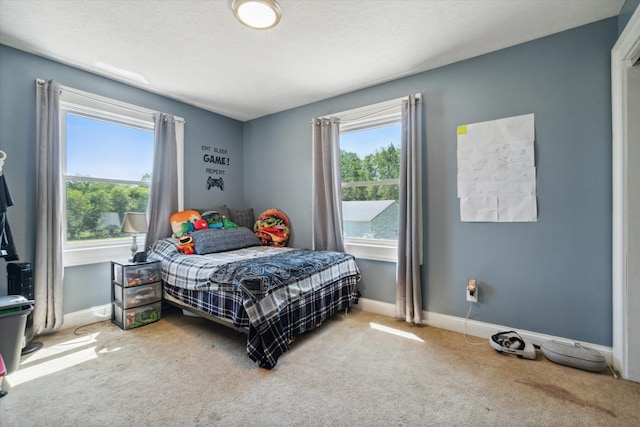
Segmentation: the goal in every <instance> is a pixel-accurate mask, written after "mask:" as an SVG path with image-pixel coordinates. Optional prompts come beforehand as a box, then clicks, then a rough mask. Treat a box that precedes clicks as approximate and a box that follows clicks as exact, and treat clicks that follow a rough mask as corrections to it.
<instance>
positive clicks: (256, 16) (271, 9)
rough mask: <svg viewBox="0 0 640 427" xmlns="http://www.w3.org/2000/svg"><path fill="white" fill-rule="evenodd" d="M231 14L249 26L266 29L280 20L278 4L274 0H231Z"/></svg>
mask: <svg viewBox="0 0 640 427" xmlns="http://www.w3.org/2000/svg"><path fill="white" fill-rule="evenodd" d="M231 7H232V8H233V14H234V15H235V16H236V18H237V19H238V21H240V23H242V24H243V25H246V26H247V27H249V28H254V29H256V30H268V29H269V28H273V27H275V26H276V25H278V22H280V15H281V12H280V6H279V5H278V3H276V1H275V0H233V3H232V4H231Z"/></svg>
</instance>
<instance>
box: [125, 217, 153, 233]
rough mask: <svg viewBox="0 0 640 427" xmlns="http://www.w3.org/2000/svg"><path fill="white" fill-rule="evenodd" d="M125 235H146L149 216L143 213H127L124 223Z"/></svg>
mask: <svg viewBox="0 0 640 427" xmlns="http://www.w3.org/2000/svg"><path fill="white" fill-rule="evenodd" d="M120 231H122V232H123V233H146V232H147V215H146V214H144V213H141V212H127V213H126V214H125V215H124V221H122V228H121V229H120Z"/></svg>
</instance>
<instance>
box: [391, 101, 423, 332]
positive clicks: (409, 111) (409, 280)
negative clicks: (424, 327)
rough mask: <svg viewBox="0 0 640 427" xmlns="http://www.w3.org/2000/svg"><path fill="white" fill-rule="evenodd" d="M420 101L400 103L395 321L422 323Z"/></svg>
mask: <svg viewBox="0 0 640 427" xmlns="http://www.w3.org/2000/svg"><path fill="white" fill-rule="evenodd" d="M421 117H422V113H421V108H420V99H419V98H418V97H416V96H415V95H410V96H409V98H408V99H406V100H403V101H402V138H401V156H402V158H401V160H400V224H399V230H400V233H399V236H398V267H397V288H396V317H398V318H399V319H405V320H406V321H407V322H412V323H416V324H420V323H422V283H421V280H420V265H421V264H422V144H421V139H422V138H421V136H422V126H421Z"/></svg>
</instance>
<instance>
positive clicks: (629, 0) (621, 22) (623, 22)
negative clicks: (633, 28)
mask: <svg viewBox="0 0 640 427" xmlns="http://www.w3.org/2000/svg"><path fill="white" fill-rule="evenodd" d="M639 5H640V0H626V1H625V2H624V4H623V5H622V8H621V9H620V15H618V34H621V33H622V31H624V29H625V27H626V26H627V23H628V22H629V20H630V19H631V16H632V15H633V13H634V12H635V11H636V9H637V8H638V6H639Z"/></svg>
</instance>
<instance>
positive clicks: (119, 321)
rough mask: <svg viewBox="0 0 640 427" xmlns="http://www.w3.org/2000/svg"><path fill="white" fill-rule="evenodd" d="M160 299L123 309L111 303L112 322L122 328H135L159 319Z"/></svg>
mask: <svg viewBox="0 0 640 427" xmlns="http://www.w3.org/2000/svg"><path fill="white" fill-rule="evenodd" d="M161 305H162V303H161V302H160V301H158V302H154V303H153V304H147V305H143V306H140V307H135V308H130V309H124V308H122V307H120V306H119V305H118V304H116V303H114V304H113V323H115V324H116V325H118V326H120V327H121V328H122V329H131V328H137V327H139V326H144V325H148V324H149V323H153V322H155V321H158V320H160V309H161Z"/></svg>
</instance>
